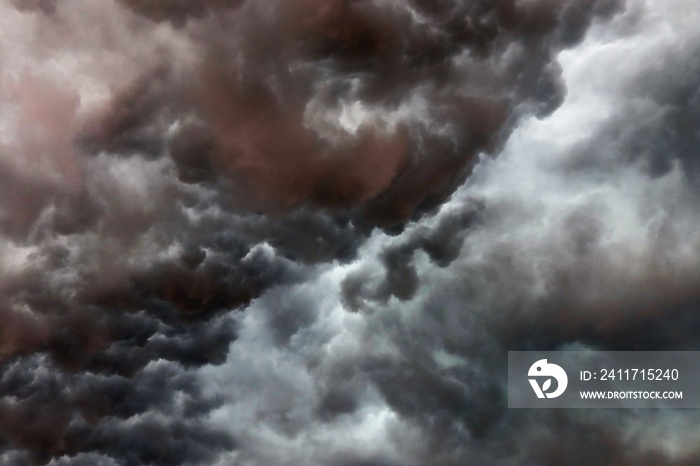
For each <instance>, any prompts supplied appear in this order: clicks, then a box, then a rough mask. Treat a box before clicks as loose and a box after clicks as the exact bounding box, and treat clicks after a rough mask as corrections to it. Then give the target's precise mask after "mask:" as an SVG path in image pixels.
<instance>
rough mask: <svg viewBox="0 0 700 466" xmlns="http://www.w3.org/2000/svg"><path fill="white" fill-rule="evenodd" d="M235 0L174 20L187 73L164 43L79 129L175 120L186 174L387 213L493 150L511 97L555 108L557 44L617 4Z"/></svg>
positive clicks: (377, 217)
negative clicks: (188, 54)
mask: <svg viewBox="0 0 700 466" xmlns="http://www.w3.org/2000/svg"><path fill="white" fill-rule="evenodd" d="M127 3H129V4H130V5H131V6H132V7H133V8H134V9H135V10H136V11H138V12H140V13H143V14H145V15H146V16H148V17H154V15H155V17H158V18H166V17H170V14H171V13H169V12H172V14H173V15H174V16H175V17H177V18H180V20H182V18H184V17H186V16H188V15H189V13H188V12H187V11H185V10H181V9H180V8H179V6H178V5H180V4H179V3H178V2H156V3H153V5H151V4H150V3H149V5H150V6H149V11H146V7H144V6H137V5H136V3H138V2H127ZM223 3H226V2H188V4H187V5H190V6H191V8H193V9H198V11H199V10H209V9H214V8H218V7H221V6H222V4H223ZM139 5H141V3H139ZM223 6H226V7H229V6H230V5H228V4H227V3H226V5H223ZM235 6H236V8H228V9H225V10H222V13H221V14H216V15H207V16H203V17H202V18H201V19H200V20H199V21H194V22H190V23H188V24H189V25H188V27H187V28H186V29H184V30H182V34H186V35H187V37H189V38H190V39H191V40H192V41H193V42H194V44H196V46H197V47H198V48H199V49H200V50H201V53H202V59H201V61H200V62H199V63H198V64H197V65H196V66H195V67H194V69H192V70H190V72H189V76H188V75H184V76H183V75H177V76H175V77H174V76H173V73H170V72H169V71H168V70H167V69H168V65H169V63H168V60H173V59H176V58H177V57H172V56H169V55H167V54H166V55H164V56H163V57H162V59H161V61H162V62H163V65H162V66H160V67H159V69H161V74H156V75H151V76H148V77H147V78H144V80H143V84H142V85H141V86H140V87H139V88H138V89H137V90H136V91H133V90H128V91H126V92H124V93H123V94H122V95H120V96H118V97H117V98H116V100H115V101H114V103H113V104H112V107H113V108H114V111H113V112H112V111H108V112H107V113H106V115H105V116H103V117H102V118H103V120H104V121H103V122H98V123H97V126H96V127H95V128H96V129H95V130H93V131H97V132H96V134H93V135H92V136H90V135H89V134H88V135H86V137H87V138H88V139H91V138H92V139H93V143H94V144H95V149H97V150H99V149H104V148H107V149H109V148H110V147H111V148H119V147H121V150H122V151H127V152H139V151H144V150H146V151H148V147H152V148H153V149H157V148H159V147H162V144H160V145H159V143H158V142H157V141H150V142H149V139H150V136H148V135H146V134H143V133H142V131H144V130H148V128H156V129H157V128H158V123H157V122H158V121H160V122H161V123H160V124H162V122H163V121H170V122H174V121H179V122H180V123H179V124H178V125H177V127H176V128H175V129H174V134H173V135H172V137H171V138H170V139H169V142H168V143H167V144H168V147H169V153H170V154H171V156H172V158H173V160H174V161H175V162H176V164H177V165H178V169H179V173H180V177H181V179H183V180H185V181H189V182H199V181H203V180H206V179H207V178H210V177H212V176H218V175H219V174H221V173H223V174H226V175H227V176H228V177H229V178H231V179H232V180H233V181H234V183H236V184H242V185H244V186H247V187H248V188H249V189H250V190H251V191H252V193H255V194H256V195H257V196H259V197H261V198H262V199H264V200H267V201H268V202H273V203H275V204H278V205H282V206H286V207H292V206H297V205H299V204H303V203H311V204H315V205H322V206H330V207H336V208H337V207H351V206H354V205H356V204H363V205H364V210H365V212H364V215H365V216H366V217H367V218H368V219H369V220H370V221H371V222H372V223H377V224H380V225H385V226H391V225H393V224H396V223H398V222H401V221H403V220H405V219H407V218H408V217H410V216H411V215H412V213H413V212H414V211H416V209H418V211H422V210H424V209H428V208H431V207H434V206H435V205H436V204H439V203H440V202H441V201H442V200H444V199H445V197H446V196H448V195H449V194H450V193H451V192H452V191H453V190H454V188H455V187H456V186H457V185H458V184H459V183H460V182H461V181H463V179H464V178H465V177H466V176H467V174H468V173H469V172H470V170H471V168H472V166H473V161H474V157H475V155H476V154H477V153H478V152H479V151H484V150H486V151H494V150H496V148H497V146H498V144H499V143H500V142H501V141H502V139H503V136H504V135H505V134H507V133H508V132H509V130H510V128H511V127H512V124H513V123H514V122H515V117H514V116H515V114H514V113H513V112H514V111H515V110H516V109H518V111H517V112H516V113H518V112H520V113H521V112H524V111H534V112H536V113H538V114H541V115H544V114H547V113H548V112H550V111H551V110H553V109H554V108H556V106H557V105H558V104H559V103H560V102H561V100H562V98H563V94H564V88H563V84H562V83H561V80H560V76H559V73H560V71H559V68H558V65H557V64H556V61H554V56H555V54H556V53H557V51H559V50H560V49H561V48H562V47H565V46H570V45H572V44H573V43H575V42H577V41H578V40H580V38H581V37H582V36H583V34H584V33H585V30H586V29H587V27H588V25H589V24H590V22H591V21H592V20H593V18H595V17H599V16H605V15H609V14H611V13H612V12H614V11H616V10H617V9H618V8H619V4H618V3H617V2H615V1H587V2H547V1H532V2H510V1H506V2H496V3H493V2H431V3H426V2H408V3H405V4H399V3H392V2H369V1H363V2H349V1H344V0H333V1H331V2H317V1H312V0H296V1H292V2H279V3H276V2H272V3H270V2H265V3H263V2H247V3H245V4H243V5H235ZM188 8H189V7H188ZM151 10H153V11H151ZM199 16H201V15H194V16H192V18H196V17H199ZM352 105H355V107H354V109H355V110H353V109H352V108H351V106H352ZM416 105H418V106H423V107H424V108H423V109H421V108H418V107H416ZM358 106H359V107H358ZM358 108H362V109H364V111H366V112H369V117H367V118H365V117H361V119H360V121H359V122H358V125H357V127H355V128H352V129H351V128H348V127H343V126H342V124H340V125H339V124H338V122H337V121H336V122H335V123H334V122H333V121H332V120H337V118H338V115H340V114H341V113H344V112H348V111H357V109H358ZM360 111H362V110H360ZM162 133H163V131H162V130H160V131H159V130H156V131H154V132H151V133H150V134H151V135H155V136H156V138H157V137H158V134H162ZM123 143H127V146H123ZM129 143H130V146H129ZM156 152H158V151H157V150H156ZM249 195H250V194H249Z"/></svg>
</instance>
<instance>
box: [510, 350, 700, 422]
mask: <svg viewBox="0 0 700 466" xmlns="http://www.w3.org/2000/svg"><path fill="white" fill-rule="evenodd" d="M508 407H509V408H700V351H549V352H545V351H510V352H508Z"/></svg>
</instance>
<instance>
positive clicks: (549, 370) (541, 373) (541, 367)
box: [527, 359, 569, 398]
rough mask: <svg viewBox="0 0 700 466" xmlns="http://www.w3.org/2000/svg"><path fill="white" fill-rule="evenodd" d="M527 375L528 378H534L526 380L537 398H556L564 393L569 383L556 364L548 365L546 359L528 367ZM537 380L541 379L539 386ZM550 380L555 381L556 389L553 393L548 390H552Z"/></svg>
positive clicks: (562, 370) (563, 372)
mask: <svg viewBox="0 0 700 466" xmlns="http://www.w3.org/2000/svg"><path fill="white" fill-rule="evenodd" d="M527 375H528V377H536V378H534V379H532V378H531V379H528V380H529V381H530V385H532V389H533V390H534V391H535V395H537V398H556V397H558V396H560V395H561V394H562V393H564V390H566V386H567V384H568V383H569V378H568V377H567V375H566V371H564V369H562V368H561V367H560V366H557V365H556V364H552V363H548V362H547V360H546V359H540V360H539V361H536V362H535V363H534V364H533V365H532V366H530V370H529V371H528V372H527ZM537 378H540V379H543V381H542V385H541V386H540V384H539V382H538V381H537ZM552 379H554V380H556V381H557V387H556V389H555V390H554V391H551V392H550V391H548V390H549V389H550V388H552Z"/></svg>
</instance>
